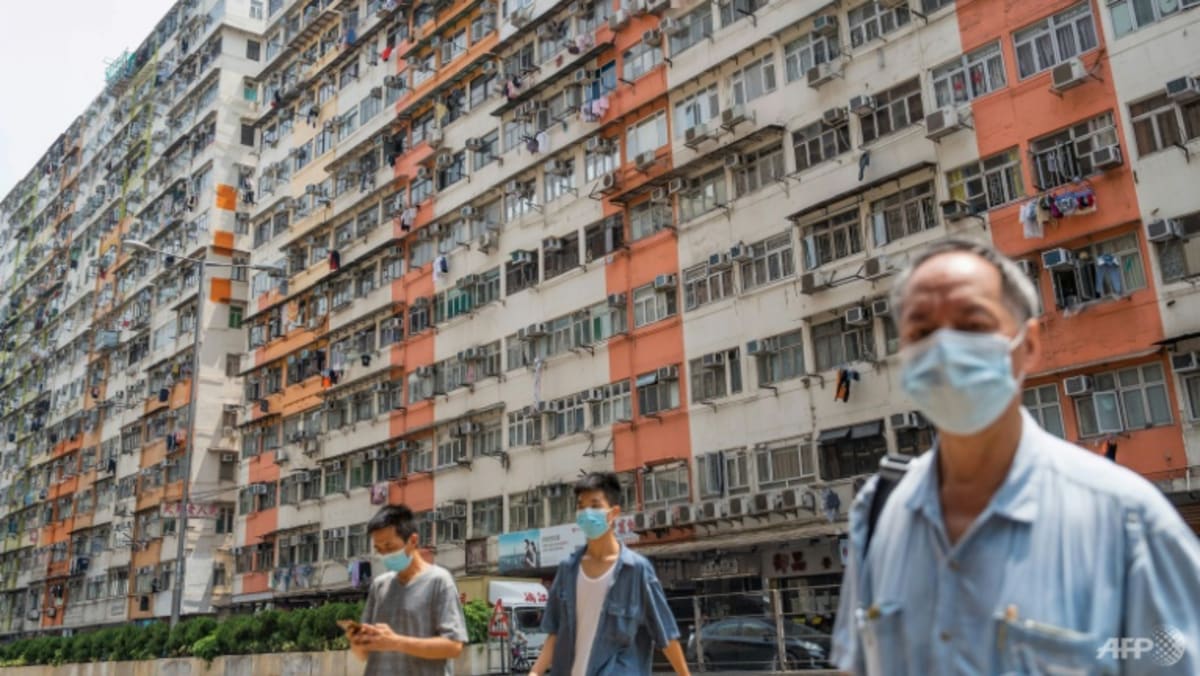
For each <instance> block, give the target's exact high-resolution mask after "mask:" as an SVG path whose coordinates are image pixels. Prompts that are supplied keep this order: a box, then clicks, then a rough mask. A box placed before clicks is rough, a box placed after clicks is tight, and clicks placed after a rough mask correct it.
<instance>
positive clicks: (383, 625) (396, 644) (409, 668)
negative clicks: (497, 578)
mask: <svg viewBox="0 0 1200 676" xmlns="http://www.w3.org/2000/svg"><path fill="white" fill-rule="evenodd" d="M367 532H368V533H370V535H371V541H372V543H373V544H374V546H375V552H376V553H377V554H379V555H380V556H381V557H382V563H383V566H384V567H385V568H386V569H387V572H385V573H384V574H382V575H380V576H378V577H376V578H375V580H374V581H373V582H372V583H371V591H370V592H369V593H368V594H367V602H366V605H365V606H363V614H362V624H360V625H354V624H350V623H347V624H346V625H345V629H346V636H347V638H349V639H350V651H351V652H353V653H354V655H355V656H356V657H358V658H359V659H361V660H364V661H366V663H367V667H366V670H365V671H364V672H363V673H364V676H384V675H389V676H390V675H391V674H404V675H405V676H453V674H454V664H453V660H454V659H455V658H456V657H458V656H459V654H460V653H462V649H463V645H464V644H465V643H466V642H467V623H466V619H465V617H464V616H463V611H462V606H461V604H460V602H459V596H458V587H457V586H456V585H455V584H454V577H453V576H452V575H451V574H450V571H448V570H446V569H445V568H442V567H441V566H437V565H434V564H432V563H427V562H426V561H425V559H423V558H422V557H421V553H420V549H419V545H420V543H419V542H418V535H417V524H416V521H415V520H414V519H413V513H412V510H411V509H409V508H408V507H406V506H404V505H387V506H386V507H384V508H383V509H380V510H379V513H377V514H376V515H375V516H374V517H373V518H372V519H371V521H370V522H368V523H367Z"/></svg>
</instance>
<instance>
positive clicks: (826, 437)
mask: <svg viewBox="0 0 1200 676" xmlns="http://www.w3.org/2000/svg"><path fill="white" fill-rule="evenodd" d="M849 436H850V428H849V427H835V428H833V429H831V430H822V431H821V433H820V434H819V435H817V443H818V444H824V443H828V442H830V441H842V440H844V439H846V438H847V437H849Z"/></svg>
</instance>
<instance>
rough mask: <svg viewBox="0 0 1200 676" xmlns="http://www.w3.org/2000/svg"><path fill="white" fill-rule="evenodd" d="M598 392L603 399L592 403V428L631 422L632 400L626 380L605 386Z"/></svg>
mask: <svg viewBox="0 0 1200 676" xmlns="http://www.w3.org/2000/svg"><path fill="white" fill-rule="evenodd" d="M600 390H601V391H602V392H603V393H604V398H603V399H601V400H600V401H598V402H593V403H592V427H605V426H607V425H611V424H613V423H621V422H629V421H630V420H633V399H632V397H631V396H630V385H629V381H628V380H622V381H620V382H617V383H612V384H611V385H605V386H604V387H602V388H600Z"/></svg>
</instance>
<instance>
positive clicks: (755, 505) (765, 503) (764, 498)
mask: <svg viewBox="0 0 1200 676" xmlns="http://www.w3.org/2000/svg"><path fill="white" fill-rule="evenodd" d="M774 506H775V494H774V493H755V494H754V495H752V496H750V513H751V514H766V513H767V512H770V511H771V509H772V508H774Z"/></svg>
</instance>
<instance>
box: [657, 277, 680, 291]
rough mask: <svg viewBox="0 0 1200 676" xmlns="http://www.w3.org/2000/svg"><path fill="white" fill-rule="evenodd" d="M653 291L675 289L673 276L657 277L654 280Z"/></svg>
mask: <svg viewBox="0 0 1200 676" xmlns="http://www.w3.org/2000/svg"><path fill="white" fill-rule="evenodd" d="M654 288H655V290H658V291H662V290H664V289H674V288H675V275H658V276H657V277H655V278H654Z"/></svg>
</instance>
